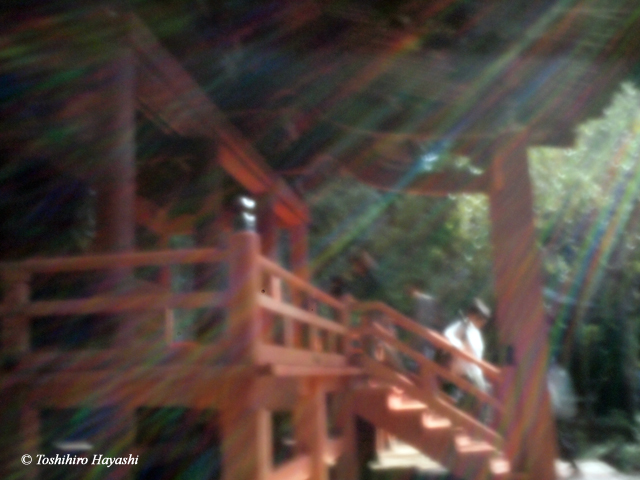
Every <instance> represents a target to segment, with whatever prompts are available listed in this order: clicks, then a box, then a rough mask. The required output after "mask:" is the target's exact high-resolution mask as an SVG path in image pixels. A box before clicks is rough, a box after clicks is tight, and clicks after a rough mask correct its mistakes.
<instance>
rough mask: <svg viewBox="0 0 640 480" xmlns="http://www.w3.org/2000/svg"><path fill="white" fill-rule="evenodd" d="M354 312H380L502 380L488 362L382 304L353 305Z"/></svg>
mask: <svg viewBox="0 0 640 480" xmlns="http://www.w3.org/2000/svg"><path fill="white" fill-rule="evenodd" d="M354 310H357V311H361V312H374V311H378V312H382V313H384V314H386V315H387V316H388V317H389V318H390V320H391V321H392V322H393V323H394V324H395V325H397V326H399V327H402V328H404V329H406V330H409V331H410V332H411V333H414V334H416V335H418V336H420V337H422V338H423V339H425V340H427V341H429V342H430V343H432V344H433V345H434V346H435V347H436V348H439V349H441V350H445V351H446V352H448V353H451V354H452V355H454V356H457V357H460V358H461V359H463V360H465V361H468V362H470V363H474V364H476V365H478V366H479V367H480V368H481V369H482V371H483V372H484V374H485V376H486V377H487V378H489V379H491V380H494V381H500V380H501V378H502V374H501V371H500V369H499V368H497V367H495V366H494V365H491V364H490V363H488V362H485V361H483V360H479V359H477V358H476V357H474V356H473V355H471V354H469V353H467V352H465V351H463V350H460V349H458V348H456V347H455V346H453V345H452V344H451V343H450V342H449V341H448V340H447V339H446V338H445V337H443V336H442V335H440V334H439V333H437V332H434V331H433V330H430V329H428V328H426V327H423V326H422V325H420V324H418V323H416V322H415V321H414V320H412V319H410V318H408V317H405V316H404V315H402V314H401V313H400V312H398V311H397V310H394V309H393V308H391V307H390V306H389V305H387V304H385V303H382V302H359V303H357V304H356V305H355V307H354Z"/></svg>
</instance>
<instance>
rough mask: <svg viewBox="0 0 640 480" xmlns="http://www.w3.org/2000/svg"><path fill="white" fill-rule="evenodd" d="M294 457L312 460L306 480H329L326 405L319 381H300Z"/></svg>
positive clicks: (295, 422)
mask: <svg viewBox="0 0 640 480" xmlns="http://www.w3.org/2000/svg"><path fill="white" fill-rule="evenodd" d="M293 414H294V418H293V422H294V428H295V436H296V445H297V453H304V454H307V455H309V456H310V457H311V472H310V476H309V480H328V479H329V471H328V469H327V464H326V462H325V460H324V454H325V451H326V448H327V438H328V435H327V403H326V394H325V389H324V388H323V385H322V379H320V378H308V379H305V380H303V381H302V385H301V392H300V396H299V398H298V402H297V404H296V408H295V410H294V413H293Z"/></svg>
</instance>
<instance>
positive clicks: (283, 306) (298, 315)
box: [258, 294, 349, 335]
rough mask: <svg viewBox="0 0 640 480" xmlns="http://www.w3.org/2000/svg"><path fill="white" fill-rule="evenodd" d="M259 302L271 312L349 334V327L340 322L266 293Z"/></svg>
mask: <svg viewBox="0 0 640 480" xmlns="http://www.w3.org/2000/svg"><path fill="white" fill-rule="evenodd" d="M258 304H259V305H260V306H261V307H263V308H266V309H267V310H269V311H270V312H273V313H276V314H281V315H283V316H287V317H290V318H292V319H294V320H296V321H299V322H302V323H306V324H308V325H311V326H314V327H317V328H320V329H322V330H329V331H332V332H335V333H339V334H342V335H347V334H348V333H349V330H348V329H347V327H345V326H344V325H341V324H339V323H338V322H334V321H332V320H328V319H326V318H324V317H321V316H319V315H316V314H314V313H311V312H307V311H306V310H303V309H301V308H299V307H296V306H295V305H291V304H288V303H282V302H278V301H277V300H274V299H273V298H271V297H269V296H267V295H265V294H260V295H259V296H258Z"/></svg>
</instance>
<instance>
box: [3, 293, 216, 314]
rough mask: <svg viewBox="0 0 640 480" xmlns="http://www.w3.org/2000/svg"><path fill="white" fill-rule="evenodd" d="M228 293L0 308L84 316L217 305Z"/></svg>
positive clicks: (152, 295) (144, 295)
mask: <svg viewBox="0 0 640 480" xmlns="http://www.w3.org/2000/svg"><path fill="white" fill-rule="evenodd" d="M226 298H227V295H225V294H223V293H220V292H192V293H170V292H167V293H138V294H133V295H97V296H93V297H87V298H82V299H77V300H40V301H37V302H31V303H28V304H26V305H24V306H21V307H16V308H17V309H18V311H16V309H15V308H10V307H7V306H5V305H3V306H2V307H0V315H7V314H9V313H12V314H15V313H19V314H21V315H26V316H29V317H43V316H48V315H83V314H91V313H118V312H130V311H141V310H144V311H148V310H164V309H167V308H169V309H173V308H186V309H190V308H202V307H219V306H222V305H225V304H226Z"/></svg>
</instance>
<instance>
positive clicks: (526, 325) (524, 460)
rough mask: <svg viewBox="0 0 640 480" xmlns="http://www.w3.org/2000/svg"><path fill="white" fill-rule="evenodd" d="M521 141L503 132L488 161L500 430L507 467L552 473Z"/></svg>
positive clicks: (544, 354)
mask: <svg viewBox="0 0 640 480" xmlns="http://www.w3.org/2000/svg"><path fill="white" fill-rule="evenodd" d="M526 147H527V136H526V135H524V134H519V135H514V136H512V137H509V138H503V139H502V141H501V142H500V144H498V145H497V148H496V149H495V150H494V155H495V156H494V158H493V163H492V166H491V168H492V172H491V178H492V180H491V186H490V194H489V196H490V212H491V223H492V242H493V252H494V253H493V256H494V260H493V262H494V275H495V293H496V297H497V309H496V317H497V327H498V335H499V340H500V343H501V345H503V346H505V347H506V350H507V351H508V352H509V354H508V355H507V357H509V358H508V359H507V360H508V362H507V363H509V365H506V366H504V368H503V370H504V375H505V376H504V381H503V384H502V385H501V388H500V390H501V391H502V392H503V401H504V402H505V413H504V416H503V420H502V422H501V430H502V432H503V433H504V435H505V440H506V442H505V449H506V453H507V455H508V458H509V459H510V460H511V462H512V468H513V469H514V470H515V471H524V472H527V473H529V474H530V475H531V478H536V479H540V480H550V479H553V478H555V472H554V459H555V457H556V450H557V446H556V445H557V442H556V433H555V426H554V422H553V417H552V412H551V408H550V402H549V395H548V392H547V389H546V378H547V377H546V373H547V361H548V354H549V346H548V326H547V323H546V321H545V315H544V306H543V302H542V277H541V261H540V255H539V252H538V248H537V245H536V234H535V228H534V218H533V195H532V188H531V182H530V178H529V171H528V165H527V152H526Z"/></svg>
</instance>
